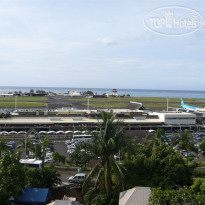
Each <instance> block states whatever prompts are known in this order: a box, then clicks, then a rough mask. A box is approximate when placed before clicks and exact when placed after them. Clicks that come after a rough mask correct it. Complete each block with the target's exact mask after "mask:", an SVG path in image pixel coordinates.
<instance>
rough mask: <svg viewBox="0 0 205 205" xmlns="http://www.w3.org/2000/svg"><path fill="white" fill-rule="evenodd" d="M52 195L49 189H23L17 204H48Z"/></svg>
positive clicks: (16, 201)
mask: <svg viewBox="0 0 205 205" xmlns="http://www.w3.org/2000/svg"><path fill="white" fill-rule="evenodd" d="M50 195H51V191H50V190H49V189H47V188H23V189H22V194H21V195H20V196H19V198H18V199H17V200H15V203H46V202H47V200H48V199H49V197H50Z"/></svg>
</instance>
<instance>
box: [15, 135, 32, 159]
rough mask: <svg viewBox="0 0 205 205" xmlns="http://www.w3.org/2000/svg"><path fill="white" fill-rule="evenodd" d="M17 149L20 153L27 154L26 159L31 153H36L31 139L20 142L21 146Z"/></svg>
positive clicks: (27, 138)
mask: <svg viewBox="0 0 205 205" xmlns="http://www.w3.org/2000/svg"><path fill="white" fill-rule="evenodd" d="M17 148H18V149H20V153H22V152H25V157H27V154H28V152H29V151H32V152H34V145H33V142H32V140H31V139H30V138H29V137H26V139H22V140H20V144H19V145H18V147H17Z"/></svg>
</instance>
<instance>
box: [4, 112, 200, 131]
mask: <svg viewBox="0 0 205 205" xmlns="http://www.w3.org/2000/svg"><path fill="white" fill-rule="evenodd" d="M104 111H110V110H104ZM100 112H101V110H77V109H76V110H75V109H65V108H63V109H57V110H19V111H18V112H17V113H14V114H12V115H11V116H9V117H6V118H0V132H2V131H13V130H15V131H21V130H24V131H26V130H29V129H31V128H35V129H36V130H37V131H42V130H45V131H49V130H54V131H59V130H64V131H65V130H75V129H78V130H79V129H80V130H83V129H92V130H97V129H98V128H99V124H100V123H101V122H102V121H101V117H100V116H101V113H100ZM113 112H114V113H115V115H116V119H117V120H120V121H122V122H123V125H124V127H125V129H126V130H148V129H155V130H156V129H157V128H163V129H165V130H172V131H174V130H177V129H180V130H181V129H188V130H192V129H194V130H198V129H200V127H201V125H199V124H198V123H197V118H198V117H197V115H196V114H194V113H187V112H149V111H147V110H140V109H135V110H133V109H113Z"/></svg>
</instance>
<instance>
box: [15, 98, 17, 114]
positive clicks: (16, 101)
mask: <svg viewBox="0 0 205 205" xmlns="http://www.w3.org/2000/svg"><path fill="white" fill-rule="evenodd" d="M15 111H17V95H16V96H15Z"/></svg>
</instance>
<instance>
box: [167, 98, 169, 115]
mask: <svg viewBox="0 0 205 205" xmlns="http://www.w3.org/2000/svg"><path fill="white" fill-rule="evenodd" d="M168 111H169V98H167V112H168Z"/></svg>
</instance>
